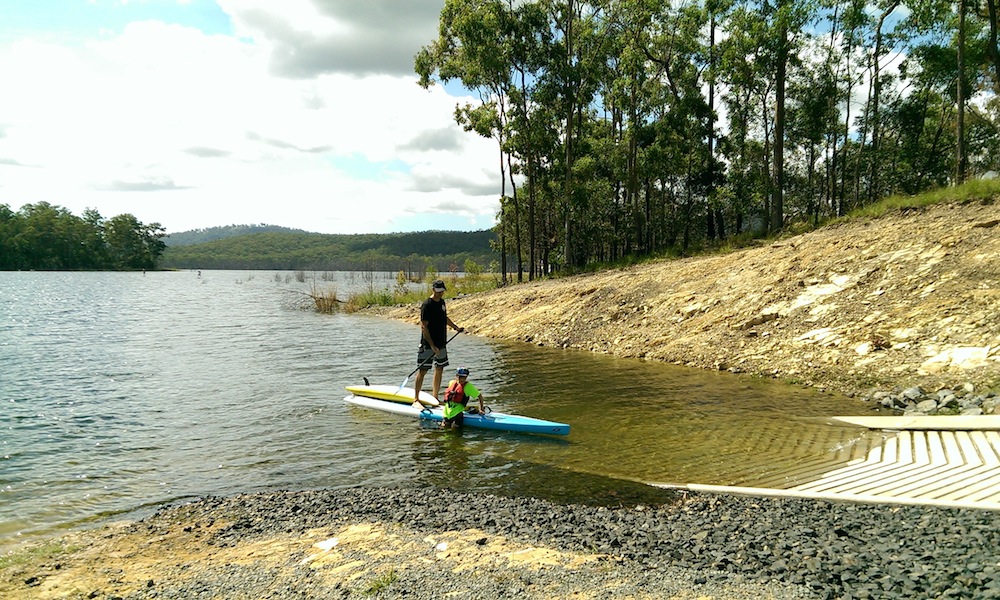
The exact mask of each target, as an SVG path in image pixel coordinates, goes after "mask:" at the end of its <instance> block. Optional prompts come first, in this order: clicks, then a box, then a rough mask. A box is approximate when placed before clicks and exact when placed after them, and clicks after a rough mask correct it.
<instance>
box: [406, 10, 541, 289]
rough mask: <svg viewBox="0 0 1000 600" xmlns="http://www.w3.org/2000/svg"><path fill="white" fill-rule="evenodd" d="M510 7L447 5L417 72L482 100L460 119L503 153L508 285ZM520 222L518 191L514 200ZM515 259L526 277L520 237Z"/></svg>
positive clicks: (426, 80) (458, 113)
mask: <svg viewBox="0 0 1000 600" xmlns="http://www.w3.org/2000/svg"><path fill="white" fill-rule="evenodd" d="M506 8H507V7H506V6H505V3H504V2H503V1H502V0H446V2H445V5H444V8H443V9H442V10H441V15H440V20H439V27H438V37H437V39H436V40H434V41H432V42H431V43H430V44H428V45H427V46H424V47H423V48H421V49H420V51H419V52H418V53H417V55H416V58H415V59H414V69H415V71H416V72H417V74H418V75H419V81H418V83H419V85H421V86H422V87H424V88H427V87H429V86H430V85H432V84H433V83H434V81H435V76H436V77H437V79H438V80H440V81H441V82H442V83H447V82H449V81H453V80H458V81H460V82H461V83H462V85H463V86H465V87H466V88H468V89H470V90H475V91H477V92H478V93H479V95H480V104H479V105H466V106H464V107H457V108H456V110H455V120H456V121H457V122H458V123H459V124H461V125H463V126H464V127H465V129H466V130H467V131H475V132H476V133H478V134H480V135H482V136H484V137H494V138H496V140H497V142H498V145H499V151H500V180H501V190H500V198H501V200H500V207H501V208H500V211H501V214H500V225H499V228H500V236H501V247H502V250H501V253H500V254H501V261H502V263H501V271H502V272H503V277H504V281H506V273H507V266H506V255H507V252H506V243H505V241H506V228H507V219H505V218H504V210H505V205H506V204H507V203H508V202H507V200H508V197H507V194H506V192H505V186H506V182H507V170H506V166H505V162H506V161H505V156H504V149H505V144H506V136H507V132H508V129H507V124H506V121H507V113H508V110H507V103H508V94H509V90H510V89H511V87H512V85H513V84H512V81H511V67H510V59H509V56H508V50H509V45H508V44H506V43H505V41H506V34H507V32H509V30H510V20H509V19H508V15H507V10H506ZM510 199H511V200H512V202H513V208H514V211H515V219H514V220H513V221H514V223H518V222H519V219H518V218H516V213H517V212H518V210H519V206H518V204H517V196H516V192H515V194H514V195H513V196H511V197H510ZM514 237H515V248H516V249H515V255H516V256H517V260H518V268H517V271H518V276H519V277H520V274H521V273H522V272H523V266H522V264H521V257H522V252H521V249H520V242H521V240H520V236H519V235H517V234H515V236H514Z"/></svg>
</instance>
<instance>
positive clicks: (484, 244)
mask: <svg viewBox="0 0 1000 600" xmlns="http://www.w3.org/2000/svg"><path fill="white" fill-rule="evenodd" d="M495 237H496V236H495V235H494V233H493V232H492V231H488V230H487V231H474V232H461V231H425V232H419V233H393V234H355V235H343V234H322V233H289V232H280V233H250V234H245V235H237V236H232V237H225V238H222V239H217V240H214V241H210V242H205V243H202V244H192V245H186V246H169V247H168V248H167V249H166V251H165V252H164V254H163V260H162V262H161V264H162V265H163V266H164V267H166V268H180V269H185V268H186V269H290V270H316V271H357V270H376V271H399V270H402V271H405V272H407V273H419V272H423V271H424V270H426V269H428V268H429V269H432V270H435V271H438V272H448V271H451V270H453V269H457V270H459V271H462V270H465V263H466V261H468V260H471V261H473V262H475V263H476V264H477V265H478V266H479V268H481V269H483V270H488V269H489V268H490V264H491V263H494V262H497V261H498V260H499V256H498V255H497V254H496V253H495V252H494V250H493V248H492V246H491V242H493V241H494V240H495Z"/></svg>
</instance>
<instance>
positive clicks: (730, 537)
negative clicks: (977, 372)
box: [127, 487, 1000, 600]
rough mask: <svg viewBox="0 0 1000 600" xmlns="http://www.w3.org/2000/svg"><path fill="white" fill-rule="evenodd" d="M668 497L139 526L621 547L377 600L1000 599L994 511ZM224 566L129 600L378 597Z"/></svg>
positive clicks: (333, 501) (206, 505)
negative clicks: (397, 533) (379, 531)
mask: <svg viewBox="0 0 1000 600" xmlns="http://www.w3.org/2000/svg"><path fill="white" fill-rule="evenodd" d="M663 498H664V502H663V503H662V504H657V505H651V504H629V505H619V506H615V507H609V506H587V505H582V504H561V503H557V502H551V501H546V500H539V499H535V498H511V497H503V496H497V495H490V494H470V493H462V492H454V491H449V490H436V489H423V490H416V489H398V488H371V487H365V488H354V489H346V490H321V491H305V492H270V493H260V494H252V495H241V496H234V497H228V498H214V497H213V498H203V499H199V500H197V501H194V502H191V503H187V504H184V505H178V506H173V507H167V508H164V509H161V510H160V511H158V512H157V513H156V514H154V515H152V516H150V517H147V518H145V519H143V520H141V521H138V522H136V523H134V524H132V525H131V526H130V527H131V528H132V530H133V533H141V532H142V531H143V530H148V531H149V533H150V535H153V534H154V533H155V530H156V528H157V527H158V526H160V525H162V524H163V523H170V522H176V521H178V520H181V521H185V522H191V523H198V522H209V523H211V522H213V521H215V519H219V520H223V518H224V520H225V521H226V522H227V523H228V525H227V526H225V527H224V528H221V529H218V530H217V531H215V532H214V533H213V536H214V537H213V538H212V540H211V542H212V543H213V544H216V545H219V546H221V547H225V546H227V545H238V544H240V543H244V542H246V541H248V540H253V539H257V538H265V537H269V536H274V535H279V534H299V533H304V532H306V531H311V530H315V529H317V528H331V529H332V528H335V527H337V526H340V525H344V524H351V523H366V522H379V523H384V524H398V525H402V526H405V529H407V530H412V531H413V532H415V533H414V535H415V536H417V537H419V536H424V535H432V534H434V533H440V532H444V531H455V530H467V529H478V530H482V531H484V532H486V533H487V534H490V535H499V536H504V537H505V538H506V539H511V540H518V541H521V542H525V543H530V544H533V545H537V546H544V547H549V548H556V549H560V550H564V551H577V552H587V553H601V554H603V555H606V559H605V560H604V563H602V564H601V565H598V567H597V568H587V569H578V570H575V571H566V570H560V569H540V570H535V571H527V570H517V569H513V568H511V569H509V570H507V571H504V570H502V569H497V568H491V569H490V570H488V571H487V572H483V573H477V575H476V576H475V577H455V576H452V577H449V576H443V575H442V571H441V568H440V566H438V565H435V564H433V563H429V564H427V565H426V566H425V567H423V568H416V569H409V568H408V569H407V570H405V571H404V572H401V573H399V574H398V576H397V578H396V579H395V580H394V581H392V582H391V583H390V584H388V585H386V586H384V587H383V588H381V589H380V590H378V591H377V592H374V593H373V594H371V596H370V597H377V598H440V597H451V598H544V597H566V598H569V597H579V598H698V597H705V596H708V597H710V598H716V599H719V598H733V599H736V598H778V599H785V598H788V599H791V598H822V599H827V598H842V599H855V598H879V599H892V598H908V599H909V598H977V599H978V598H983V599H986V598H1000V576H998V569H1000V527H998V526H997V523H998V521H997V515H996V513H994V512H989V511H982V510H972V509H947V508H935V507H917V506H903V507H900V506H888V505H873V504H853V503H833V502H826V501H816V500H806V499H789V498H754V497H748V496H737V495H714V494H700V493H698V494H695V493H691V494H683V495H681V494H676V495H675V494H674V493H671V494H669V495H668V494H665V495H664V496H663ZM470 507H474V510H470ZM212 573H213V575H212V577H211V578H204V577H203V578H202V579H201V580H200V581H198V582H196V583H191V582H178V581H173V580H171V578H170V577H169V576H167V575H168V574H165V578H164V579H161V580H159V581H156V582H152V581H151V582H150V586H149V587H148V588H147V589H145V590H143V591H141V592H134V593H132V594H131V595H129V596H127V598H128V599H130V600H131V599H134V600H140V599H151V598H170V599H173V598H354V597H362V596H364V595H365V594H364V592H363V591H359V590H358V589H356V588H350V587H346V586H336V585H334V586H330V585H326V584H323V582H321V581H319V580H317V579H316V578H315V577H314V576H313V574H312V573H311V571H310V569H308V568H307V567H300V568H296V569H292V570H289V569H285V570H282V571H280V572H268V571H266V570H262V569H259V568H255V567H253V566H252V565H242V566H241V565H219V567H218V568H217V569H213V570H212ZM610 582H617V585H616V586H610V587H609V583H610ZM623 582H624V583H623Z"/></svg>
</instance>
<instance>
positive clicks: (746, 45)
mask: <svg viewBox="0 0 1000 600" xmlns="http://www.w3.org/2000/svg"><path fill="white" fill-rule="evenodd" d="M724 27H725V30H726V33H727V35H726V36H725V37H724V39H723V40H722V41H721V42H720V43H719V57H718V70H717V81H718V82H719V84H720V86H721V87H722V92H723V104H724V105H725V107H726V115H727V124H726V130H727V131H728V133H726V134H725V135H723V136H722V137H721V139H720V150H721V152H722V154H723V155H724V156H725V158H726V160H727V162H728V166H729V168H728V171H729V179H728V186H729V188H730V189H729V194H728V195H729V196H730V198H731V203H732V210H733V211H734V213H735V215H734V216H735V220H736V221H737V223H739V226H738V228H737V230H738V231H739V230H742V228H743V221H744V218H745V216H746V215H747V214H748V213H750V214H756V216H757V217H758V218H759V219H761V220H762V221H763V222H766V219H767V217H768V215H769V214H770V204H769V201H770V193H771V183H772V182H771V179H770V171H771V159H770V150H771V146H770V142H769V140H770V136H771V133H772V128H771V120H770V112H769V111H768V110H767V108H768V106H770V103H769V96H770V94H771V92H772V89H773V78H772V77H770V76H769V74H770V73H773V72H774V68H773V59H772V55H771V53H770V52H769V49H768V47H767V45H766V38H767V37H768V31H767V22H766V20H765V19H764V15H763V14H762V13H761V12H760V11H759V10H756V7H754V6H751V5H749V4H747V3H746V2H736V3H734V4H733V5H732V6H731V7H730V11H729V12H728V13H727V14H726V15H725V16H724Z"/></svg>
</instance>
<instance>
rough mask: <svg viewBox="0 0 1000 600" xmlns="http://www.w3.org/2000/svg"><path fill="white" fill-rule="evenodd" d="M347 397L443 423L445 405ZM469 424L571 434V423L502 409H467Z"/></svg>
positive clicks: (490, 427) (350, 402)
mask: <svg viewBox="0 0 1000 600" xmlns="http://www.w3.org/2000/svg"><path fill="white" fill-rule="evenodd" d="M344 401H345V402H347V403H349V404H353V405H355V406H363V407H365V408H373V409H375V410H381V411H383V412H388V413H393V414H396V415H405V416H408V417H417V418H418V419H424V420H425V421H436V422H438V423H440V422H441V421H442V420H444V416H443V415H442V409H441V408H438V407H433V408H423V409H421V408H417V407H415V406H412V405H410V404H402V403H399V402H391V401H388V400H378V399H376V398H368V397H365V396H358V395H354V394H352V395H350V396H348V397H346V398H344ZM465 424H466V425H468V426H469V427H476V428H479V429H494V430H497V431H515V432H519V433H545V434H549V435H569V425H567V424H565V423H556V422H555V421H546V420H544V419H535V418H532V417H522V416H521V415H510V414H507V413H502V412H487V413H486V414H473V413H469V412H467V413H465Z"/></svg>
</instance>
